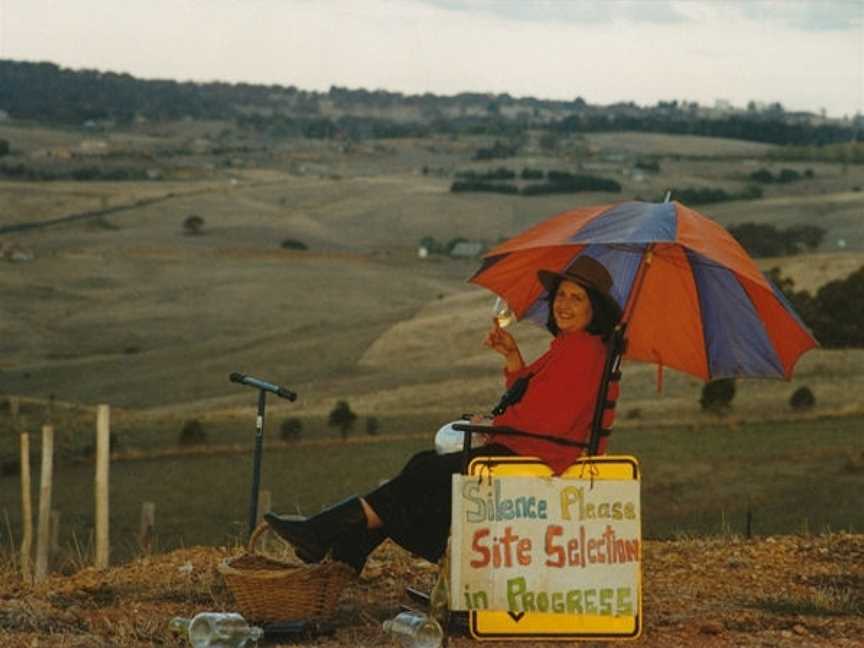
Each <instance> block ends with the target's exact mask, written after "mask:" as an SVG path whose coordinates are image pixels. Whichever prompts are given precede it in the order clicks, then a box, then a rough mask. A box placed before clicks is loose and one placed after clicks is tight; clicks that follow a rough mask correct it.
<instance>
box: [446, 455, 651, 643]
mask: <svg viewBox="0 0 864 648" xmlns="http://www.w3.org/2000/svg"><path fill="white" fill-rule="evenodd" d="M627 459H628V460H629V461H631V462H632V465H633V466H635V460H631V459H630V458H627ZM594 463H595V464H597V465H599V464H598V460H595V462H594ZM597 465H593V466H592V467H591V470H589V471H585V470H584V466H583V470H580V471H574V470H573V469H571V470H570V471H568V473H565V476H563V477H550V476H548V471H547V474H546V475H542V476H541V475H537V474H535V475H534V476H525V475H516V474H512V471H510V474H507V471H504V474H501V471H498V472H497V473H496V471H495V470H494V469H493V470H491V471H490V470H487V471H486V472H485V473H483V472H482V471H481V474H480V475H479V476H477V475H472V476H463V475H454V477H453V517H452V529H451V534H452V541H451V552H452V555H451V587H450V592H451V601H450V604H451V609H454V610H469V611H472V612H478V613H483V612H485V611H497V612H499V613H502V612H503V613H510V614H509V615H508V617H509V619H511V620H512V621H513V622H515V623H521V620H522V617H521V616H520V615H521V614H522V613H528V616H531V617H534V619H533V622H532V623H530V624H527V625H531V626H532V627H533V626H535V625H536V622H537V617H538V616H540V617H545V616H546V615H551V617H552V618H550V619H549V622H550V623H551V624H553V625H554V628H555V631H554V633H553V634H555V636H560V633H559V632H558V630H560V627H561V620H562V615H565V616H567V617H570V618H571V619H572V618H575V619H578V620H577V621H576V625H577V626H578V627H579V628H581V629H582V630H586V631H587V635H589V636H598V635H604V636H610V635H613V636H618V632H617V630H616V629H620V628H626V630H625V632H624V634H625V635H627V636H631V637H632V636H634V627H635V632H636V633H638V626H639V622H638V620H639V619H640V618H641V610H640V609H639V607H640V602H641V592H640V586H641V556H642V547H641V543H642V539H641V510H640V490H639V481H638V479H635V478H633V476H632V473H631V474H630V475H628V474H626V471H625V473H624V474H619V473H620V471H618V473H616V472H615V471H613V473H612V474H606V475H605V476H601V473H602V471H601V470H599V469H598V468H597ZM628 465H629V464H628ZM592 471H593V472H592ZM541 472H542V471H541ZM633 472H635V468H634V471H633ZM535 473H536V471H535ZM583 476H584V477H586V478H582V477H583ZM565 625H566V624H565ZM610 628H612V630H610ZM580 632H581V630H580ZM540 634H541V635H542V634H544V633H543V632H541V633H540ZM566 634H567V636H572V633H566ZM577 634H580V633H579V632H577ZM532 636H534V635H532ZM580 636H581V634H580Z"/></svg>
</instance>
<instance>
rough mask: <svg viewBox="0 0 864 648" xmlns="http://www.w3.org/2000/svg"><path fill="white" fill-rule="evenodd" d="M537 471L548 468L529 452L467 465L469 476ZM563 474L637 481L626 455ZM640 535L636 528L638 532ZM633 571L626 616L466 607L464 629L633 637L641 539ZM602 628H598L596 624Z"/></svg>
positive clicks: (496, 635) (531, 635)
mask: <svg viewBox="0 0 864 648" xmlns="http://www.w3.org/2000/svg"><path fill="white" fill-rule="evenodd" d="M489 470H492V471H493V474H497V475H499V476H502V475H537V476H541V477H548V476H551V475H552V471H551V470H550V469H549V467H548V466H547V465H546V464H544V463H543V462H542V461H540V460H539V459H537V458H535V457H517V456H496V457H492V458H489V457H479V458H476V459H474V460H473V461H472V462H471V464H470V465H469V467H468V474H469V475H481V474H483V475H487V474H489V473H488V471H489ZM561 477H562V478H564V479H579V480H591V479H597V480H603V479H633V480H636V481H640V478H641V474H640V471H639V462H638V460H637V459H636V458H635V457H632V456H629V455H603V456H599V457H591V458H584V459H579V460H577V461H576V463H574V464H573V465H572V466H570V467H569V468H568V469H567V470H566V471H565V472H564V473H563V474H562V475H561ZM640 538H641V533H640ZM639 551H640V560H639V572H638V578H637V597H636V600H637V606H636V610H637V612H636V614H635V615H634V616H632V617H611V618H610V617H606V616H600V615H589V614H554V613H546V612H525V613H522V614H519V615H514V614H511V613H510V612H498V611H489V610H470V611H469V612H468V629H469V632H470V633H471V636H472V637H473V638H474V639H477V640H480V641H484V640H485V641H491V640H497V641H500V640H505V641H506V640H512V641H523V640H525V639H534V640H538V641H561V640H585V641H589V640H593V641H603V640H606V641H608V640H613V639H624V640H629V639H637V638H639V636H640V635H641V634H642V627H643V625H642V559H641V551H642V543H641V542H640V549H639ZM601 628H602V629H601Z"/></svg>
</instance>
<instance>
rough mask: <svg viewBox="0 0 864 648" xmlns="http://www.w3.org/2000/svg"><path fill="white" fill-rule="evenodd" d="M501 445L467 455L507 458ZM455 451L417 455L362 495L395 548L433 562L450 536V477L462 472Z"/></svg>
mask: <svg viewBox="0 0 864 648" xmlns="http://www.w3.org/2000/svg"><path fill="white" fill-rule="evenodd" d="M512 454H513V451H512V450H510V449H509V448H506V447H504V446H502V445H497V444H490V445H487V446H481V447H479V448H473V449H472V450H471V453H470V456H471V458H474V457H486V456H494V455H512ZM463 461H464V455H463V453H461V452H454V453H452V454H444V455H439V454H437V453H436V452H435V451H434V450H426V451H424V452H420V453H418V454H416V455H414V456H413V457H411V459H409V460H408V463H407V464H405V467H404V468H403V469H402V472H400V473H399V474H398V475H397V476H396V477H394V478H393V479H391V480H390V481H388V482H387V483H385V484H382V485H381V486H379V487H378V488H376V489H375V490H374V491H372V492H371V493H369V494H368V495H365V496H364V499H365V500H366V502H367V503H368V504H369V506H371V507H372V509H373V510H374V511H375V512H376V513H377V514H378V517H380V518H381V521H382V522H384V532H385V533H386V534H387V536H388V537H390V538H392V539H393V541H394V542H395V543H396V544H398V545H399V546H400V547H403V548H404V549H407V550H408V551H410V552H411V553H414V554H416V555H418V556H422V557H423V558H425V559H426V560H429V561H431V562H437V561H438V559H440V558H441V556H442V555H443V554H444V550H445V549H446V548H447V537H448V536H449V535H450V509H451V477H452V476H453V475H454V474H456V473H459V472H461V471H462V464H463Z"/></svg>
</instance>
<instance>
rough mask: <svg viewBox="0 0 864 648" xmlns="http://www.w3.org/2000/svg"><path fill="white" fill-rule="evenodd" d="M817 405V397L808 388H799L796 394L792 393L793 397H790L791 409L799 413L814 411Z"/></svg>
mask: <svg viewBox="0 0 864 648" xmlns="http://www.w3.org/2000/svg"><path fill="white" fill-rule="evenodd" d="M815 404H816V397H815V396H814V395H813V392H812V391H811V390H810V388H809V387H807V386H804V387H799V388H798V389H796V390H795V391H794V392H792V395H791V396H790V397H789V407H791V408H792V409H794V410H796V411H798V412H803V411H804V410H809V409H812V407H813V406H814V405H815Z"/></svg>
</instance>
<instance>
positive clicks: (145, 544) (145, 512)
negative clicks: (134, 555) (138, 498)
mask: <svg viewBox="0 0 864 648" xmlns="http://www.w3.org/2000/svg"><path fill="white" fill-rule="evenodd" d="M155 527H156V502H144V503H143V504H141V530H140V531H139V532H138V544H139V545H140V546H141V550H142V551H143V552H144V553H146V554H149V553H150V551H151V550H152V549H153V535H154V529H155Z"/></svg>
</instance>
